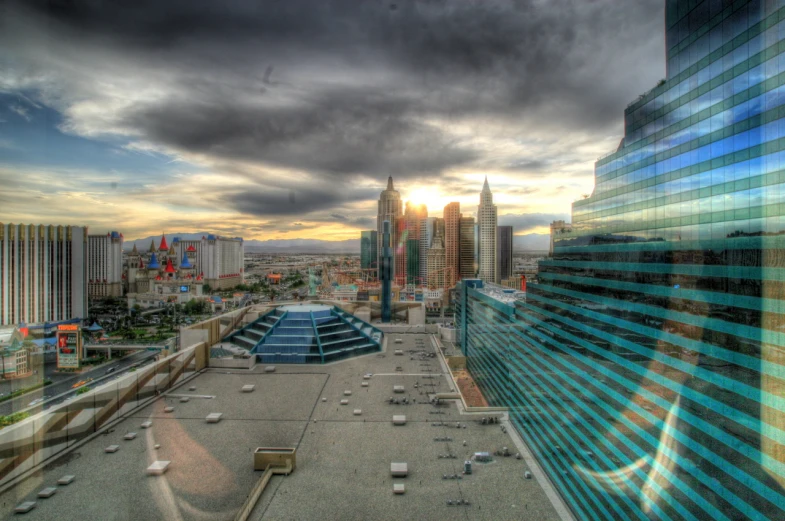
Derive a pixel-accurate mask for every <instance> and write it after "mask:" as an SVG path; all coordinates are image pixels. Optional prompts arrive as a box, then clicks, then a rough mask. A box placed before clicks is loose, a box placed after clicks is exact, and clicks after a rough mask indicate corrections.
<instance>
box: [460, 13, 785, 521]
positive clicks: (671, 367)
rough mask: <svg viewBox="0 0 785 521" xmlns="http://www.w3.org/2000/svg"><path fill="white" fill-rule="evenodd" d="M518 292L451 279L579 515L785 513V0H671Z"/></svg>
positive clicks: (520, 423)
mask: <svg viewBox="0 0 785 521" xmlns="http://www.w3.org/2000/svg"><path fill="white" fill-rule="evenodd" d="M665 28H666V50H667V67H668V69H667V75H666V78H665V80H664V81H662V82H661V83H659V84H658V85H657V86H656V87H654V88H653V89H652V90H651V91H649V92H647V93H646V94H644V95H642V96H640V98H638V99H637V100H635V101H634V102H633V103H631V104H630V105H629V106H628V107H627V108H626V109H625V112H624V119H625V136H624V139H623V140H622V141H621V143H620V144H619V146H618V148H617V149H616V150H614V151H613V152H612V153H610V154H608V155H607V156H605V157H602V158H601V159H600V160H598V161H597V163H596V166H595V189H594V192H593V194H592V195H591V196H590V197H588V198H586V199H583V200H580V201H578V202H576V203H574V204H573V208H572V223H573V226H572V232H571V233H564V234H558V235H556V237H555V240H554V247H553V257H552V258H551V259H548V260H545V261H542V262H540V265H539V274H538V282H537V283H531V282H529V283H528V284H527V292H526V295H525V297H524V298H525V301H524V300H515V299H514V298H510V297H509V295H505V294H502V293H501V292H497V291H496V290H495V288H482V289H478V288H470V287H468V286H469V285H470V283H471V281H467V283H466V284H464V285H462V287H461V288H460V291H461V292H462V294H461V295H460V297H459V299H458V301H459V311H458V313H457V315H458V316H459V317H460V318H459V320H458V321H459V331H460V333H459V336H460V337H461V345H462V349H463V350H464V354H465V355H466V356H467V366H468V368H469V370H470V371H471V372H472V373H473V374H475V375H476V376H477V378H476V381H477V385H478V386H479V387H480V389H481V390H482V391H483V392H484V393H485V396H486V398H488V401H489V402H490V405H492V406H506V407H509V410H510V415H511V420H512V423H513V425H515V427H516V428H517V430H518V431H519V432H520V433H521V435H522V437H523V438H524V439H525V441H526V442H527V445H528V446H529V448H530V449H531V450H532V452H533V453H534V454H535V456H536V457H537V458H538V460H539V462H540V464H541V466H542V467H543V469H544V470H545V471H546V473H547V474H548V475H549V476H550V479H551V480H552V482H553V483H554V484H555V486H556V488H557V489H558V490H559V491H560V493H561V495H562V497H563V498H564V499H565V502H566V503H567V504H568V505H569V506H570V507H571V508H572V509H573V510H574V512H575V513H576V517H577V518H580V519H592V518H594V519H622V518H626V519H653V518H658V519H668V518H669V519H734V520H742V519H785V449H784V447H785V397H784V396H783V392H782V390H783V388H785V387H784V384H783V382H785V370H783V367H785V356H784V355H783V353H785V334H783V330H785V302H783V301H784V300H785V292H784V291H783V288H784V287H785V286H784V285H783V282H782V277H781V275H780V270H782V268H781V266H785V255H783V252H785V207H784V206H783V205H782V201H783V195H785V152H784V151H783V150H784V149H785V143H783V142H782V139H781V136H783V135H785V134H784V133H783V129H785V97H783V95H782V93H783V90H784V89H785V60H783V57H785V53H784V52H783V51H785V7H784V6H783V3H782V2H752V1H750V2H744V1H740V2H729V1H720V0H711V1H707V0H704V1H700V0H698V1H694V0H669V1H668V2H667V3H666V23H665Z"/></svg>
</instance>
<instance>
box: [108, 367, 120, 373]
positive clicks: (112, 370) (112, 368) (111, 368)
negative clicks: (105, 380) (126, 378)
mask: <svg viewBox="0 0 785 521" xmlns="http://www.w3.org/2000/svg"><path fill="white" fill-rule="evenodd" d="M115 371H117V366H114V367H110V368H109V369H107V370H106V374H109V373H114V372H115Z"/></svg>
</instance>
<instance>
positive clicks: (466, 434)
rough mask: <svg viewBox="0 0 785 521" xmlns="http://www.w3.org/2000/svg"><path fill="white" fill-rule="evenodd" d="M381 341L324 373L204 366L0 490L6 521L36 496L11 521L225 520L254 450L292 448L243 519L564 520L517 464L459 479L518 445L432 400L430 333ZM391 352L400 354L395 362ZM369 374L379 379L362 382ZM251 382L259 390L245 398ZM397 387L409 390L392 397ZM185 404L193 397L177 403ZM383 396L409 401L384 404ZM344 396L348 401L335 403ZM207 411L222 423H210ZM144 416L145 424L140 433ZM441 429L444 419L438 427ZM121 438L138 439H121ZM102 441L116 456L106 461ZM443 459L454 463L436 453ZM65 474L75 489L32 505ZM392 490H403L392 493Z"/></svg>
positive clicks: (249, 472)
mask: <svg viewBox="0 0 785 521" xmlns="http://www.w3.org/2000/svg"><path fill="white" fill-rule="evenodd" d="M386 338H387V346H386V350H385V352H383V353H379V354H371V355H366V356H363V357H359V358H354V359H350V360H345V361H342V362H338V363H333V364H328V365H319V366H316V365H314V366H295V365H288V366H285V365H277V366H276V372H274V373H265V372H264V369H265V365H263V364H260V365H257V366H256V368H255V370H254V371H252V372H249V371H244V370H228V369H208V370H206V371H204V372H203V373H201V374H198V375H197V376H195V377H194V378H192V379H190V380H188V381H186V382H185V383H183V384H181V385H180V386H179V387H177V388H175V389H173V390H172V391H171V392H170V393H168V394H167V395H163V396H162V397H161V398H159V399H157V400H156V401H155V402H153V403H152V404H150V405H148V406H146V407H144V408H142V409H140V410H138V411H136V412H135V413H134V414H133V415H131V416H130V417H128V418H126V419H124V420H122V421H120V422H119V423H118V424H116V425H114V426H113V427H110V428H109V430H108V432H106V433H105V434H102V435H98V436H97V437H95V438H94V439H92V440H90V441H88V442H87V443H85V444H84V445H81V446H78V447H77V448H76V449H74V450H73V451H72V452H70V453H68V454H65V455H64V456H62V457H60V458H59V459H57V460H55V461H53V462H51V463H49V464H48V465H46V466H45V467H43V468H42V469H40V470H39V471H37V472H36V473H35V474H34V475H33V476H31V477H29V478H27V479H26V480H25V481H23V482H21V483H19V484H17V485H16V486H14V487H13V488H11V489H10V490H7V491H6V492H4V493H2V494H0V507H1V508H2V510H0V513H1V514H2V517H3V518H7V517H9V516H13V509H14V508H15V507H16V506H17V505H19V504H20V503H22V502H24V501H36V502H37V506H36V508H35V509H33V510H32V511H30V512H29V513H27V514H17V515H16V516H14V518H19V519H40V520H62V519H79V520H93V519H95V520H107V521H111V520H118V521H119V520H123V521H125V520H128V521H132V520H133V521H137V520H138V521H148V520H155V519H167V520H168V519H172V520H183V521H186V520H188V521H190V520H194V521H201V520H227V521H228V520H233V519H234V518H235V516H236V515H237V513H238V511H239V509H240V507H241V506H242V504H243V502H244V501H245V499H246V497H247V496H248V495H249V493H250V491H251V489H252V488H253V486H254V484H256V482H257V481H258V480H259V478H260V476H261V474H262V473H261V472H259V471H256V472H255V471H254V470H253V450H254V449H255V448H257V447H297V467H296V470H295V471H294V472H293V473H292V474H291V475H289V476H274V477H273V478H272V480H271V481H270V482H269V484H268V486H267V488H266V489H265V491H264V493H263V494H262V496H261V498H260V499H259V501H258V503H257V505H256V507H255V508H254V510H253V511H252V513H251V516H250V518H249V519H252V520H262V519H265V520H267V519H271V520H310V519H322V520H355V519H356V520H368V519H423V520H429V519H477V520H482V519H486V520H507V519H509V520H518V519H534V520H537V521H547V520H551V519H560V517H559V515H558V513H557V511H556V509H555V508H554V506H553V505H552V503H551V501H550V500H549V499H548V497H547V496H546V493H545V490H544V489H543V486H542V484H541V483H540V482H538V480H537V479H536V476H535V478H533V479H526V478H525V477H524V472H525V471H526V470H529V466H528V465H527V463H526V461H525V460H524V459H521V460H517V459H515V458H514V457H507V458H504V457H494V460H493V462H491V463H478V462H474V463H473V465H472V466H473V473H472V474H471V475H462V470H463V462H464V460H465V459H469V457H470V456H471V455H472V454H473V453H475V452H480V451H488V452H494V451H496V450H497V449H500V448H502V447H509V449H510V451H511V452H512V453H513V454H515V453H516V452H517V451H518V449H516V448H515V445H514V443H513V440H512V439H511V438H510V436H509V435H508V434H505V433H504V432H502V429H501V428H500V426H499V425H482V424H481V423H480V422H479V421H478V420H479V418H481V417H482V416H483V415H482V414H480V415H476V414H461V413H460V411H459V409H458V407H457V406H456V403H455V402H454V401H449V402H443V403H442V404H441V405H439V406H436V405H432V404H430V403H429V402H428V394H430V393H433V392H448V391H451V390H453V385H452V381H451V380H450V378H449V376H448V375H447V374H446V372H445V369H444V368H443V365H442V363H441V361H440V359H439V358H438V357H434V358H430V357H427V356H420V354H419V353H420V352H425V353H428V354H430V353H435V352H436V350H435V348H434V346H433V344H432V340H431V336H430V335H425V334H396V333H390V334H387V335H386ZM396 338H401V339H403V343H401V344H396V343H394V340H395V339H396ZM396 349H402V350H403V351H404V355H403V356H395V355H393V352H394V350H396ZM398 368H400V370H397V369H398ZM366 373H373V376H372V377H371V378H370V379H369V380H367V381H368V383H369V385H368V387H362V382H363V381H364V380H363V375H364V374H366ZM247 384H253V385H255V389H254V390H253V392H247V393H243V392H242V387H243V385H247ZM415 384H417V387H416V388H415ZM394 385H403V386H405V392H404V393H403V394H399V393H395V394H394V393H393V386H394ZM191 387H195V388H196V389H195V390H194V391H190V390H189V388H191ZM347 390H350V391H351V395H347V396H345V395H344V391H347ZM182 396H190V400H189V401H188V402H186V403H182V402H180V398H181V397H182ZM390 397H394V398H397V399H399V400H400V399H402V398H404V397H406V398H408V400H409V401H410V402H414V401H415V400H416V404H415V403H412V404H410V405H393V404H389V403H388V401H389V398H390ZM322 398H326V399H327V401H326V402H323V401H322ZM343 399H347V400H348V401H349V403H348V405H340V402H341V400H343ZM165 406H172V407H174V411H173V412H171V413H166V412H164V407H165ZM355 409H361V410H362V414H361V415H359V416H356V415H355V414H354V410H355ZM214 412H217V413H222V415H223V416H222V417H221V419H220V421H219V422H218V423H213V424H211V423H207V422H206V421H205V417H206V416H207V415H208V414H210V413H214ZM393 415H405V416H406V420H407V423H406V425H403V426H394V425H393V423H392V417H393ZM148 420H149V421H151V422H152V426H151V427H149V428H147V429H143V428H142V427H141V424H142V422H145V421H148ZM441 422H444V423H446V424H447V425H446V426H441V425H438V426H434V423H441ZM456 422H459V423H460V424H461V425H465V426H466V428H456V426H455V424H456ZM129 432H136V433H137V436H136V438H135V439H133V440H125V439H123V436H124V435H125V434H127V433H129ZM434 438H440V439H443V438H451V439H452V441H434ZM464 440H465V441H466V445H465V446H464V444H463V442H464ZM156 444H160V448H158V449H155V445H156ZM109 445H119V446H120V448H119V450H118V451H117V452H115V453H105V452H104V449H105V448H106V447H108V446H109ZM447 454H454V455H455V456H456V457H455V458H454V459H447V458H440V457H439V456H440V455H442V456H444V455H447ZM156 460H165V461H171V464H170V465H169V468H168V470H167V472H166V473H165V474H164V475H162V476H149V475H147V474H146V469H147V467H148V466H150V465H151V464H152V463H153V462H154V461H156ZM392 462H406V463H408V476H407V477H406V478H392V477H391V475H390V464H391V463H392ZM68 474H72V475H74V476H75V479H74V481H73V483H71V484H70V485H67V486H61V487H59V488H58V491H57V493H56V494H54V495H53V496H52V497H50V498H47V499H43V498H38V497H36V496H37V494H38V492H39V491H41V490H42V489H44V488H46V487H51V486H57V484H56V483H57V480H58V479H60V478H61V477H63V476H64V475H68ZM445 474H447V475H450V476H452V475H455V474H457V475H461V477H462V479H444V478H443V476H444V475H445ZM394 483H395V484H398V483H403V484H404V485H405V493H404V494H401V495H395V494H393V484H394ZM546 486H547V484H546ZM448 500H451V501H453V502H456V500H461V501H462V502H463V501H468V502H469V505H468V506H466V505H460V506H457V505H455V506H450V505H448V504H447V501H448Z"/></svg>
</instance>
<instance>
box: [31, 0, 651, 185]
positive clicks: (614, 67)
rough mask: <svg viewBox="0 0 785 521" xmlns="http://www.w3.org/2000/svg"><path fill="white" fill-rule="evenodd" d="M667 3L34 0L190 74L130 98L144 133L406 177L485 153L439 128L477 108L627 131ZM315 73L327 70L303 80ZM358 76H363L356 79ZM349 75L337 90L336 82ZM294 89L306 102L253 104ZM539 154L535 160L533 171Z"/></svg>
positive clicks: (53, 17) (176, 143) (279, 159)
mask: <svg viewBox="0 0 785 521" xmlns="http://www.w3.org/2000/svg"><path fill="white" fill-rule="evenodd" d="M662 4H663V3H662V1H661V0H647V1H638V2H617V1H613V0H598V1H592V2H586V1H584V0H552V1H549V2H534V1H526V0H520V1H514V0H488V1H468V0H422V1H402V2H399V3H397V4H396V5H397V8H396V9H391V8H390V4H389V2H386V1H378V0H366V1H364V0H327V1H321V2H315V1H312V0H287V1H250V0H245V1H241V0H232V1H224V2H220V3H212V2H198V1H192V0H191V1H187V0H176V1H167V2H159V1H153V0H147V1H145V0H140V1H134V2H128V1H116V2H89V1H80V0H73V1H60V2H52V1H43V0H41V1H38V2H34V3H32V4H29V5H31V6H32V8H33V9H35V10H36V12H37V15H38V16H37V20H38V22H39V23H47V27H49V30H50V31H51V32H53V33H54V32H56V31H60V29H58V27H64V28H65V29H64V31H66V32H67V38H69V40H70V41H72V42H75V43H77V44H80V43H81V44H83V45H92V46H95V45H101V46H103V48H105V49H107V50H108V52H116V53H117V54H118V56H130V57H133V59H134V60H135V61H137V62H138V63H141V64H142V65H144V64H145V63H147V64H149V65H150V66H152V67H161V66H165V67H167V68H169V69H170V70H174V71H175V72H176V74H179V76H180V81H179V84H178V85H179V89H178V92H174V93H170V95H169V96H166V97H164V98H163V99H162V100H161V101H159V102H157V103H139V104H136V105H134V106H133V107H130V108H129V109H127V114H126V115H125V116H126V117H127V120H126V121H127V123H128V124H129V125H130V126H131V127H132V128H135V129H136V130H137V131H138V132H140V133H141V135H142V136H143V137H146V138H149V139H151V140H155V141H156V142H160V143H165V144H168V145H170V146H172V147H175V148H182V149H185V150H189V151H194V150H198V151H199V152H204V151H205V150H206V151H209V153H211V154H217V155H222V156H224V157H232V156H236V157H242V158H248V159H254V160H260V161H267V162H272V163H275V164H279V165H286V166H291V167H294V168H299V169H307V170H313V171H316V172H324V173H328V174H331V175H334V174H339V175H342V174H348V175H350V176H351V175H355V174H359V173H368V174H370V175H379V174H383V173H392V174H395V175H398V176H403V177H405V176H409V175H411V176H417V175H422V174H425V173H439V172H441V171H443V170H445V169H448V168H449V167H451V166H456V165H464V164H466V163H468V162H470V161H472V160H473V159H476V158H477V157H478V155H479V152H478V151H477V150H475V149H474V148H473V147H471V146H469V145H466V144H464V143H459V142H454V141H453V140H451V139H450V138H449V137H448V136H446V135H444V132H443V131H442V130H440V129H438V128H436V127H434V126H432V125H429V124H428V123H427V122H426V120H427V118H428V117H429V116H433V117H438V118H445V117H446V118H448V121H450V122H452V123H462V122H463V123H469V124H474V123H471V118H477V117H482V118H487V117H491V118H495V119H497V120H506V121H508V122H515V123H516V124H518V125H521V127H520V128H519V129H518V130H519V131H526V132H537V131H540V130H542V129H545V128H548V127H551V128H558V127H560V126H562V127H564V126H568V127H570V128H569V130H570V131H574V130H576V129H578V130H581V131H591V130H594V131H607V130H608V129H609V125H613V126H614V127H615V128H618V127H619V124H620V122H621V118H622V114H621V111H622V109H623V107H624V105H625V104H626V102H627V101H630V100H632V99H634V98H635V96H636V95H637V94H639V93H640V92H641V91H643V90H646V89H648V88H650V87H651V86H653V84H654V82H655V81H656V79H657V78H658V77H659V76H661V75H662V66H661V63H662V58H661V54H662V52H661V50H662V44H661V40H662V30H661V26H662V9H663V6H662ZM50 21H51V22H52V23H51V24H49V22H50ZM55 22H56V23H55ZM642 35H645V36H642ZM650 51H655V52H656V53H651V54H643V56H645V57H646V58H647V59H645V60H642V59H641V56H642V54H641V53H649V52H650ZM652 60H655V61H656V63H655V64H653V63H652ZM306 70H307V71H313V72H314V74H312V75H305V77H304V75H303V71H306ZM380 71H383V74H381V76H379V73H380ZM355 79H356V81H357V86H356V87H355V88H347V87H346V85H347V81H348V83H349V84H351V82H352V80H355ZM336 81H337V82H338V86H337V89H336V87H332V86H331V84H333V83H335V82H336ZM336 90H337V91H336ZM291 91H294V92H295V93H296V96H295V98H296V101H295V102H294V103H289V104H270V105H267V106H263V105H261V104H255V103H252V102H251V101H250V100H253V99H254V96H256V97H258V98H261V97H263V96H268V95H270V94H272V93H281V92H291ZM271 107H274V108H271ZM466 118H469V119H466ZM476 130H478V131H480V132H481V131H482V130H483V129H482V128H477V129H476ZM540 164H541V161H540V160H539V159H537V158H532V159H531V160H529V161H528V167H527V168H521V169H520V170H523V171H525V170H526V169H528V170H536V169H537V167H538V166H540ZM500 166H501V167H504V162H502V163H501V164H500ZM524 166H526V165H524Z"/></svg>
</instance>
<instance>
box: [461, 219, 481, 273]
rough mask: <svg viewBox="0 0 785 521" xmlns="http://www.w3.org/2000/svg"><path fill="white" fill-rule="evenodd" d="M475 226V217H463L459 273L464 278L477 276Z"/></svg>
mask: <svg viewBox="0 0 785 521" xmlns="http://www.w3.org/2000/svg"><path fill="white" fill-rule="evenodd" d="M474 228H475V226H474V217H461V225H460V229H461V235H460V263H459V267H460V271H459V275H460V278H462V279H473V278H474V277H476V276H477V265H476V263H475V260H474Z"/></svg>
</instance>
